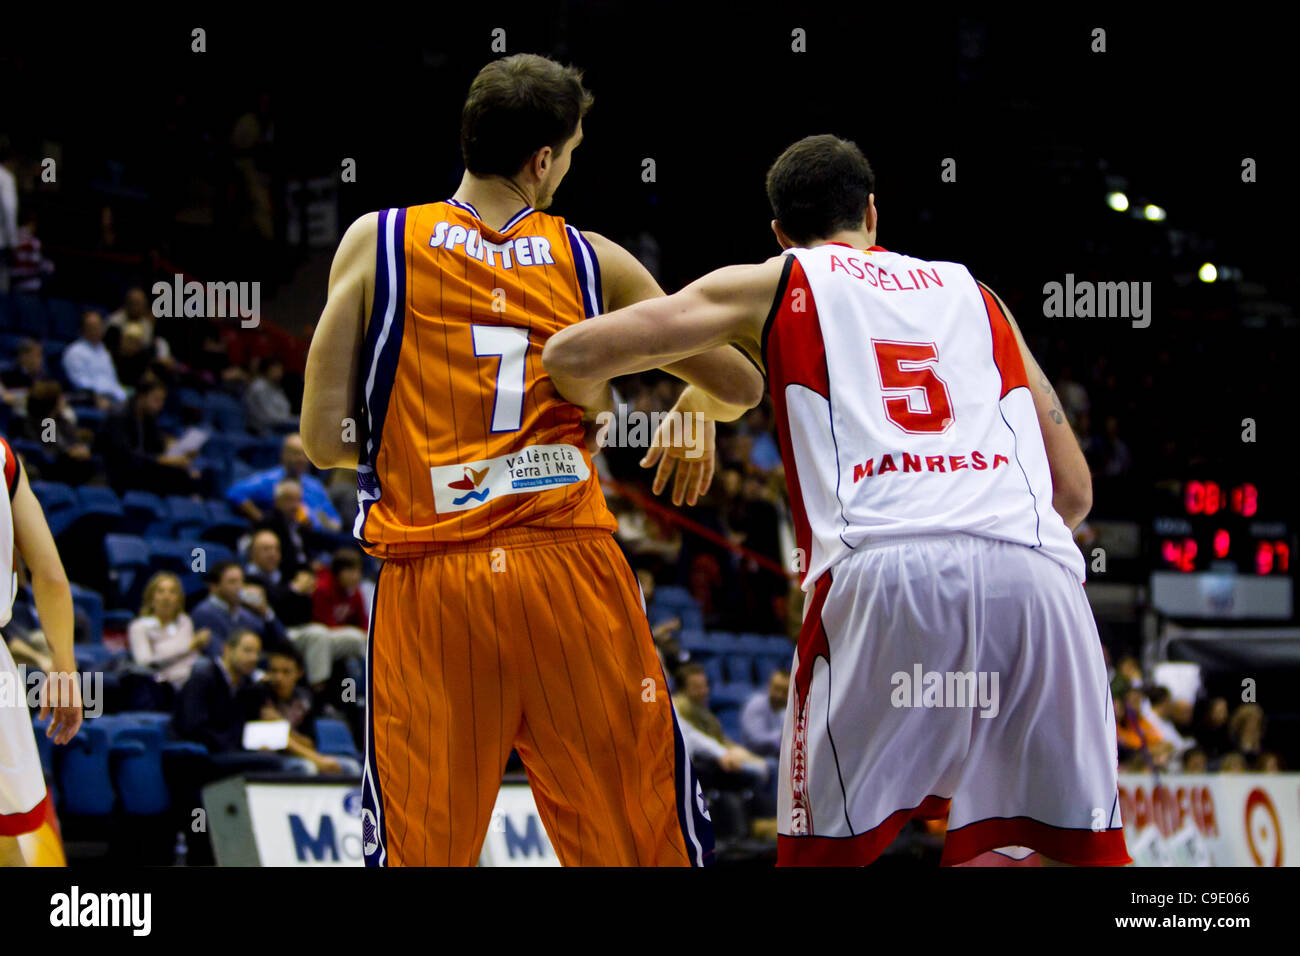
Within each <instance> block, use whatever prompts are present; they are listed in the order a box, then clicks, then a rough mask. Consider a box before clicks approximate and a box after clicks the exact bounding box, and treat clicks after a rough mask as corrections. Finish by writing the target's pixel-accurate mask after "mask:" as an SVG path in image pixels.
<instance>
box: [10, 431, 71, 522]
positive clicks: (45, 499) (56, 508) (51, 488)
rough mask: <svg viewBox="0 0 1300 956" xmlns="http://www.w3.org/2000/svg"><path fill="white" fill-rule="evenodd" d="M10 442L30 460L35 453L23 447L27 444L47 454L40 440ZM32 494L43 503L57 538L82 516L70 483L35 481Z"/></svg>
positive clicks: (42, 506) (47, 518) (15, 440)
mask: <svg viewBox="0 0 1300 956" xmlns="http://www.w3.org/2000/svg"><path fill="white" fill-rule="evenodd" d="M10 444H12V445H13V447H14V451H16V452H18V454H19V455H21V456H23V458H24V459H25V460H28V461H30V460H31V459H32V457H33V453H29V452H28V451H27V450H26V449H25V448H24V447H23V446H25V445H36V446H37V448H38V449H39V450H38V451H36V452H34V453H35V454H39V455H41V456H43V455H44V454H45V451H44V449H43V448H40V447H39V443H38V442H26V441H23V440H21V439H13V440H11V442H10ZM32 494H34V495H36V500H37V501H39V502H40V503H41V510H42V511H44V512H45V521H46V523H48V524H49V526H50V534H52V535H54V537H56V538H57V537H58V536H59V535H61V534H63V533H64V532H65V531H67V530H68V529H69V528H71V527H72V526H73V524H75V523H76V521H77V518H78V517H79V516H80V515H79V509H78V507H77V496H76V495H75V494H74V493H73V491H72V489H71V488H70V487H69V486H68V485H64V484H60V483H59V482H56V481H33V482H32Z"/></svg>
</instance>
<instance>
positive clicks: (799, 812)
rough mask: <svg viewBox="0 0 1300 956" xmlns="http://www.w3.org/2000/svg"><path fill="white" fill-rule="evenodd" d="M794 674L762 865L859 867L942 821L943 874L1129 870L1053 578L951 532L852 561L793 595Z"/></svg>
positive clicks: (870, 549) (1083, 605)
mask: <svg viewBox="0 0 1300 956" xmlns="http://www.w3.org/2000/svg"><path fill="white" fill-rule="evenodd" d="M793 674H794V679H793V680H792V681H791V686H790V704H789V706H787V708H786V717H785V729H784V736H783V740H782V746H781V779H780V786H779V794H778V809H777V813H778V823H779V828H778V829H779V838H778V844H779V850H778V865H782V866H790V865H864V864H867V863H870V862H872V861H873V860H875V859H876V857H877V856H879V855H880V853H881V851H882V850H884V849H885V847H887V846H888V845H889V844H890V842H892V841H893V839H894V837H895V836H897V835H898V832H899V831H900V830H901V829H902V828H903V827H904V826H905V825H906V824H907V822H908V821H909V820H911V819H912V818H920V819H941V818H943V817H944V816H947V818H948V829H947V836H946V839H945V842H944V851H943V858H942V863H943V864H944V865H952V864H957V863H962V862H965V861H967V860H970V859H971V858H973V857H975V856H978V855H979V854H981V853H983V852H985V851H987V850H993V849H997V848H1001V847H1029V848H1032V849H1034V850H1037V851H1038V852H1040V853H1042V854H1043V855H1044V856H1046V857H1049V858H1051V859H1054V860H1059V861H1061V862H1064V863H1073V864H1080V865H1106V864H1110V865H1118V864H1124V863H1128V862H1130V860H1129V856H1128V852H1127V850H1126V849H1125V846H1124V831H1123V827H1122V825H1121V823H1120V813H1119V800H1118V789H1117V781H1116V742H1115V713H1114V707H1113V705H1112V703H1111V696H1110V688H1109V686H1108V685H1107V682H1106V668H1105V665H1104V662H1103V659H1102V650H1101V642H1100V640H1099V638H1098V635H1097V625H1096V622H1095V621H1094V620H1093V617H1092V609H1091V608H1090V607H1089V605H1088V601H1087V598H1086V597H1085V595H1084V591H1083V587H1082V585H1081V584H1080V583H1079V581H1078V580H1077V579H1076V578H1075V577H1074V575H1073V573H1072V572H1071V571H1069V570H1068V569H1067V568H1065V567H1064V566H1063V565H1061V564H1060V563H1058V562H1056V561H1054V560H1052V559H1051V558H1049V557H1047V556H1045V555H1043V554H1041V553H1039V552H1036V551H1034V550H1033V549H1031V548H1027V547H1025V546H1023V545H1018V544H1011V543H1009V542H1003V541H997V540H993V539H988V538H979V537H975V536H971V535H964V534H958V535H944V536H916V537H907V538H891V539H888V540H887V541H885V542H882V543H877V544H869V545H866V546H862V547H859V548H858V549H857V550H855V551H854V552H853V553H852V554H850V555H849V556H848V557H846V558H844V559H843V560H841V561H839V562H837V563H836V564H835V565H834V566H833V567H832V568H831V569H830V570H829V571H827V573H826V574H824V575H823V576H822V577H821V578H820V579H819V580H818V582H817V584H816V586H815V588H814V590H813V592H812V593H811V594H810V595H809V597H808V603H807V606H806V613H805V615H804V622H803V628H802V630H801V632H800V636H799V646H798V650H797V651H796V653H795V658H794V667H793Z"/></svg>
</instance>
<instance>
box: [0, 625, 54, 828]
mask: <svg viewBox="0 0 1300 956" xmlns="http://www.w3.org/2000/svg"><path fill="white" fill-rule="evenodd" d="M44 803H45V777H44V775H43V774H42V773H41V760H40V755H39V754H38V753H37V752H36V738H35V736H34V735H33V731H32V718H31V714H30V713H29V711H28V710H27V687H26V685H25V684H24V683H23V680H22V678H21V677H20V676H19V674H18V668H17V667H15V666H14V659H13V657H11V656H10V654H9V648H8V647H7V646H6V645H5V642H4V641H3V640H0V836H18V835H19V834H22V833H28V832H30V831H32V830H35V829H37V828H39V827H40V826H41V824H42V823H43V822H44V820H45V806H44Z"/></svg>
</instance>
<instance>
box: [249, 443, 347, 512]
mask: <svg viewBox="0 0 1300 956" xmlns="http://www.w3.org/2000/svg"><path fill="white" fill-rule="evenodd" d="M310 468H311V462H309V461H308V460H307V453H306V452H304V451H303V450H302V436H301V435H299V434H298V433H297V432H294V433H293V434H291V435H286V436H285V438H284V444H283V445H282V446H281V449H280V466H279V467H278V468H269V469H267V470H266V471H260V472H258V473H257V474H255V475H250V476H249V477H247V478H245V479H244V480H243V481H237V482H235V484H233V485H231V486H230V490H229V491H227V492H226V500H227V501H229V502H230V506H231V507H232V508H234V509H235V510H236V511H238V512H239V513H240V514H243V515H246V516H247V517H248V518H250V519H251V520H253V521H254V522H260V521H263V520H264V519H265V518H266V512H267V511H269V510H270V509H271V506H272V504H273V503H274V500H275V494H276V485H278V484H279V483H280V482H282V481H284V480H285V479H286V478H293V479H294V480H296V481H297V482H298V483H299V485H300V486H301V488H302V500H303V502H304V504H305V507H306V510H307V518H308V520H309V521H310V522H311V526H312V527H313V528H315V529H317V530H321V531H338V530H339V529H340V528H342V527H343V523H342V522H341V521H340V520H339V515H338V512H337V511H335V510H334V505H333V503H332V502H331V501H330V496H329V494H328V493H327V492H326V491H325V486H324V485H323V484H321V482H320V481H319V480H318V479H316V478H313V477H312V476H311V475H309V474H308V473H307V472H308V470H309V469H310Z"/></svg>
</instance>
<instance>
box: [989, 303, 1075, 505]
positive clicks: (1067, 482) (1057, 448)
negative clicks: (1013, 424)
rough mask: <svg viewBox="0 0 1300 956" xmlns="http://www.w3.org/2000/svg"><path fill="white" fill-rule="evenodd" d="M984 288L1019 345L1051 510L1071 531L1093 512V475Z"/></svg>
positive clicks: (1052, 393)
mask: <svg viewBox="0 0 1300 956" xmlns="http://www.w3.org/2000/svg"><path fill="white" fill-rule="evenodd" d="M980 285H984V284H983V283H980ZM984 288H985V289H987V290H988V292H989V294H990V295H992V296H993V298H994V299H997V302H998V305H999V306H1001V307H1002V314H1003V315H1005V316H1006V317H1007V323H1008V324H1009V325H1010V326H1011V331H1012V332H1014V333H1015V336H1016V344H1018V345H1019V346H1020V357H1021V359H1022V360H1023V361H1024V363H1025V376H1026V377H1027V378H1028V379H1029V391H1030V392H1031V393H1032V394H1033V396H1034V409H1035V410H1036V411H1037V412H1038V428H1039V430H1040V431H1041V432H1042V433H1043V445H1044V446H1045V447H1046V448H1047V463H1048V465H1049V466H1050V468H1051V471H1052V507H1053V508H1055V509H1056V512H1057V514H1059V515H1060V516H1061V517H1062V518H1064V519H1065V524H1066V527H1068V528H1069V529H1070V530H1071V531H1073V530H1074V529H1075V528H1077V527H1078V526H1079V525H1080V524H1081V523H1082V522H1083V519H1084V518H1086V517H1087V516H1088V512H1089V511H1091V510H1092V472H1091V471H1090V470H1089V468H1088V460H1087V459H1086V458H1084V457H1083V449H1082V448H1080V447H1079V439H1078V438H1077V437H1075V434H1074V429H1072V428H1071V427H1070V423H1069V421H1067V420H1066V417H1065V412H1064V410H1063V409H1062V408H1061V400H1060V399H1059V398H1057V395H1056V389H1054V388H1052V383H1051V382H1049V381H1048V380H1047V376H1046V375H1044V374H1043V370H1042V369H1041V368H1040V367H1039V365H1038V363H1037V362H1036V361H1034V356H1033V355H1032V354H1031V353H1030V351H1029V346H1028V345H1026V344H1025V337H1024V336H1023V335H1021V334H1020V327H1019V326H1018V325H1016V320H1015V319H1014V318H1012V316H1011V310H1010V309H1008V308H1007V304H1006V303H1005V302H1003V301H1002V300H1001V299H1000V298H998V294H997V293H996V292H994V291H993V290H992V289H989V287H988V286H984Z"/></svg>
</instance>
